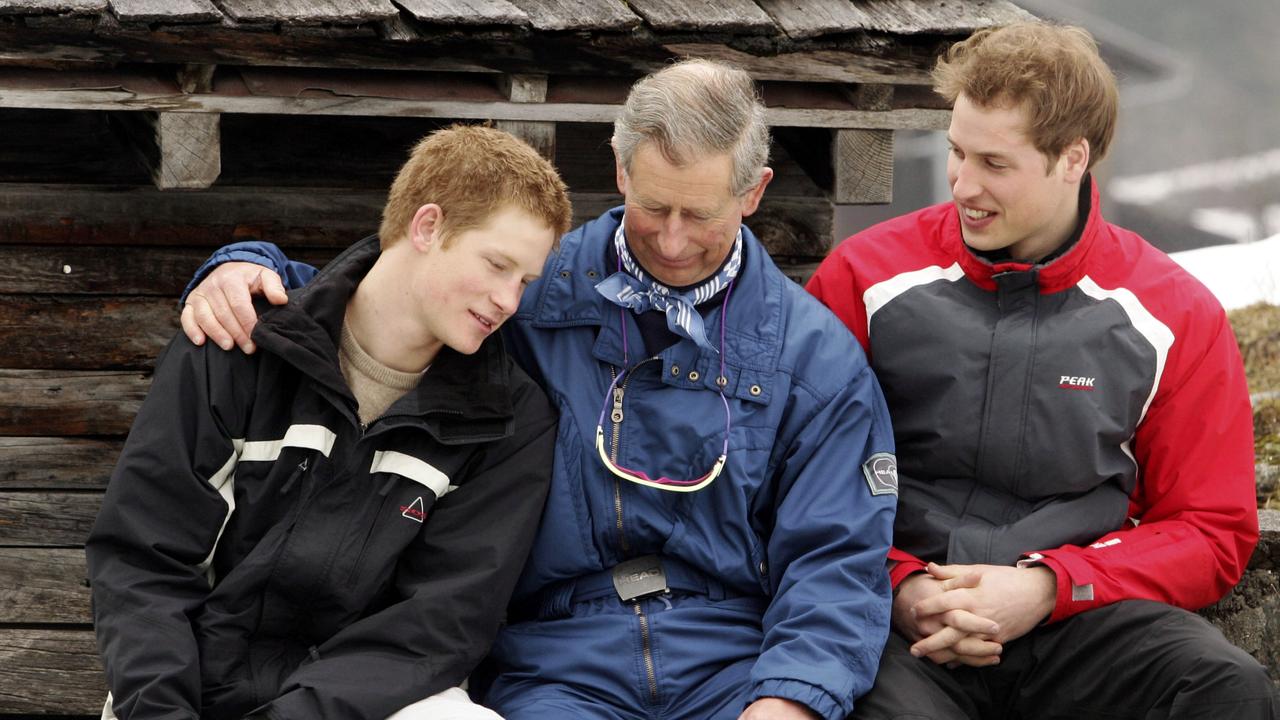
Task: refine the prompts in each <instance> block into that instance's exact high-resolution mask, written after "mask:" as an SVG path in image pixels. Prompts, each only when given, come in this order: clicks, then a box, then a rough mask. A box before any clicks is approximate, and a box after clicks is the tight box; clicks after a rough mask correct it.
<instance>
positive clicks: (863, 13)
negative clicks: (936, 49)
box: [847, 0, 1035, 35]
mask: <svg viewBox="0 0 1280 720" xmlns="http://www.w3.org/2000/svg"><path fill="white" fill-rule="evenodd" d="M847 5H848V8H849V10H850V11H852V13H853V14H854V15H855V16H857V17H856V19H854V20H853V21H852V23H853V27H854V28H856V29H863V30H874V31H879V32H887V33H898V34H901V35H916V34H922V33H947V34H956V35H963V34H968V33H970V32H972V31H974V30H979V29H981V28H985V27H995V26H998V25H1008V24H1009V23H1013V22H1019V21H1022V20H1033V19H1035V18H1034V16H1033V15H1032V14H1031V13H1029V12H1027V11H1026V10H1023V9H1022V8H1020V7H1018V6H1017V5H1014V4H1013V3H1012V2H1005V0H970V1H968V2H936V0H864V1H863V2H857V3H853V2H849V3H847Z"/></svg>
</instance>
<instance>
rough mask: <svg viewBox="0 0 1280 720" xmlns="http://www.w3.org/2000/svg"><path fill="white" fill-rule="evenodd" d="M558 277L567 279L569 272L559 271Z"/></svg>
mask: <svg viewBox="0 0 1280 720" xmlns="http://www.w3.org/2000/svg"><path fill="white" fill-rule="evenodd" d="M560 277H562V278H567V277H569V271H568V270H561V271H560Z"/></svg>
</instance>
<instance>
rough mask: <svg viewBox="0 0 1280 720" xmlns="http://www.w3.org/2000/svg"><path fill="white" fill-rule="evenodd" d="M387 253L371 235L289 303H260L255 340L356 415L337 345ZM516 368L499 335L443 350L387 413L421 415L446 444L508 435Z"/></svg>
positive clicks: (512, 412) (292, 296) (355, 245)
mask: <svg viewBox="0 0 1280 720" xmlns="http://www.w3.org/2000/svg"><path fill="white" fill-rule="evenodd" d="M380 253H381V249H380V247H379V243H378V237H377V236H376V235H371V236H369V237H366V238H364V239H363V240H361V241H359V242H357V243H355V244H354V245H352V246H351V247H349V248H347V249H346V250H344V251H343V252H342V253H341V254H340V255H338V257H337V258H335V259H334V260H333V261H332V262H331V263H329V264H328V265H326V266H325V267H324V269H323V270H321V271H320V273H319V274H318V275H317V276H316V277H315V279H314V280H312V281H311V282H310V283H307V285H305V286H304V287H302V288H300V289H297V290H292V291H290V292H289V303H288V304H287V305H279V306H276V305H269V304H267V303H266V302H265V301H259V302H258V304H257V307H258V310H259V313H260V315H259V320H258V323H257V325H255V326H254V329H253V335H252V337H253V341H254V342H255V343H257V344H258V345H259V346H261V347H262V348H263V349H264V350H266V351H267V352H269V353H271V354H273V355H277V356H279V357H280V358H281V359H282V360H284V361H285V362H287V363H289V364H290V365H293V366H294V367H296V368H297V369H298V370H299V371H300V372H302V373H303V374H305V375H307V376H308V377H310V378H311V379H312V380H314V381H315V383H316V384H317V385H318V386H320V387H321V388H323V389H324V390H325V391H326V392H327V394H328V395H329V396H330V399H331V400H332V401H333V402H334V403H335V404H336V405H338V406H339V407H341V408H343V409H345V410H347V411H348V412H349V413H350V414H351V415H352V416H353V417H354V415H355V407H356V400H355V397H354V396H353V395H352V394H351V390H350V389H349V388H348V387H347V382H346V379H345V378H343V376H342V370H341V368H340V366H339V364H338V344H339V338H340V336H341V332H342V323H343V319H344V317H345V315H346V308H347V302H348V301H349V300H350V298H351V295H352V294H353V293H354V292H355V290H356V287H357V286H358V285H359V284H360V281H361V280H362V279H363V278H364V276H365V275H366V274H368V272H369V269H370V268H372V267H373V264H374V263H375V262H376V261H377V259H378V256H379V255H380ZM510 372H511V368H510V363H509V361H508V359H507V354H506V350H505V348H504V346H503V342H502V338H501V336H500V335H499V334H498V333H493V334H492V335H490V336H489V337H488V338H487V339H486V340H485V341H484V343H482V344H481V346H480V349H479V350H477V351H476V352H475V354H473V355H463V354H461V353H459V352H457V351H455V350H453V349H452V348H449V347H447V346H446V347H443V348H441V350H440V353H439V355H437V356H436V359H435V360H434V361H433V362H432V363H431V369H430V370H429V371H428V372H427V373H426V374H425V375H423V377H422V380H421V381H420V382H419V383H418V385H417V387H416V388H414V389H413V390H410V391H409V392H408V393H406V394H405V395H404V396H403V397H401V398H400V399H399V400H397V401H396V402H395V403H393V404H392V406H391V408H388V410H387V413H386V415H387V416H391V415H411V416H416V417H419V418H421V419H422V420H423V421H425V422H426V423H427V425H428V429H429V430H430V431H431V432H432V434H433V435H435V436H436V438H437V439H438V440H440V441H441V442H446V443H447V442H451V441H453V442H471V441H476V440H485V439H493V438H497V437H505V436H506V435H509V434H510V433H511V431H512V423H513V419H514V410H513V408H512V400H511V392H512V380H511V376H510Z"/></svg>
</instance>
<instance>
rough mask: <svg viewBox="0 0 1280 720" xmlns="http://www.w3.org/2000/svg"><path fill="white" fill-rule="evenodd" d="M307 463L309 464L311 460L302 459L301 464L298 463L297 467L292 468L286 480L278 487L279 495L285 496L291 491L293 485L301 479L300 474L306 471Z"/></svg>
mask: <svg viewBox="0 0 1280 720" xmlns="http://www.w3.org/2000/svg"><path fill="white" fill-rule="evenodd" d="M309 462H311V458H303V459H302V462H300V463H298V467H296V468H294V469H293V472H292V473H291V474H290V475H289V477H288V479H286V480H285V481H284V482H283V483H282V484H281V485H280V494H281V495H287V494H288V493H289V491H290V490H292V489H293V484H294V483H296V482H298V478H300V477H302V473H304V472H306V471H307V464H308V463H309Z"/></svg>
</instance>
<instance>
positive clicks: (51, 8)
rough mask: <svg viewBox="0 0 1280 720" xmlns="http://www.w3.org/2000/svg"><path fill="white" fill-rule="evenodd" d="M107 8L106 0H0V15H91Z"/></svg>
mask: <svg viewBox="0 0 1280 720" xmlns="http://www.w3.org/2000/svg"><path fill="white" fill-rule="evenodd" d="M106 9H107V0H0V15H38V14H41V13H75V14H77V15H91V14H95V13H98V12H101V11H103V10H106Z"/></svg>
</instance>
